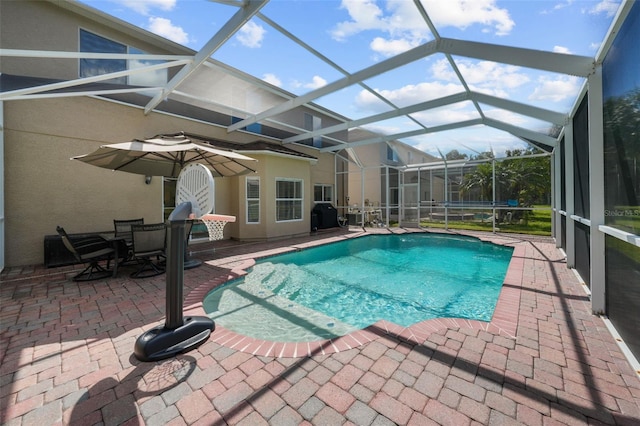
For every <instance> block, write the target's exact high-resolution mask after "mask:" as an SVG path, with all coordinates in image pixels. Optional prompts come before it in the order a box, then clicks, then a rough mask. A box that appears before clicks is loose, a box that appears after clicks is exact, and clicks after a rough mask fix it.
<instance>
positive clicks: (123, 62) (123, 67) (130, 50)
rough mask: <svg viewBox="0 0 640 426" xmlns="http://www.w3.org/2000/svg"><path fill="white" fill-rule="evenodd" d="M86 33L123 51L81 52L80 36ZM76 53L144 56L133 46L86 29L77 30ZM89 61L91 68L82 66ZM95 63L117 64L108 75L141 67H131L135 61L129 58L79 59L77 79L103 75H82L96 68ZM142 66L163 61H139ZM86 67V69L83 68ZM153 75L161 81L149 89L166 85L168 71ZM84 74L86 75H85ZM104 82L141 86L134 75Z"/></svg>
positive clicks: (158, 71)
mask: <svg viewBox="0 0 640 426" xmlns="http://www.w3.org/2000/svg"><path fill="white" fill-rule="evenodd" d="M83 33H86V34H88V35H89V36H91V37H96V38H98V39H102V40H105V41H106V42H109V43H111V44H112V45H113V46H116V45H117V46H120V47H123V48H124V51H120V52H115V51H114V52H98V51H93V50H82V47H83V46H82V41H83V37H82V34H83ZM78 52H86V53H119V54H127V55H138V54H145V53H146V52H145V51H143V50H142V49H139V48H137V47H135V46H130V45H128V44H126V43H122V42H120V41H117V40H114V39H112V38H110V37H106V36H104V35H102V34H98V33H96V32H95V31H91V30H88V29H86V28H79V29H78ZM88 61H89V63H90V64H93V65H94V66H93V67H90V66H89V65H85V66H83V64H84V63H87V62H88ZM95 61H101V62H100V63H105V64H106V63H107V62H111V63H118V64H119V65H120V66H118V67H114V68H113V69H112V70H109V71H108V73H112V72H120V71H129V70H135V69H138V68H141V67H137V66H135V65H134V66H132V63H134V61H135V59H133V58H130V59H93V60H87V59H79V60H78V77H80V78H83V77H93V76H98V75H103V74H96V73H91V74H87V75H83V69H84V70H85V71H87V70H94V69H95V68H96V67H95V65H96V62H95ZM140 62H141V64H142V66H143V67H144V66H148V65H153V64H156V63H160V62H163V61H154V60H146V59H145V60H141V61H140ZM85 67H86V68H85ZM154 73H155V75H157V76H160V79H162V80H163V81H162V82H160V80H158V81H157V82H152V84H149V87H157V86H162V85H164V84H166V83H167V82H168V81H169V74H168V69H166V68H165V69H162V70H156V71H154ZM160 73H162V74H163V75H160ZM85 74H86V73H85ZM132 77H133V78H134V81H133V82H132V81H131V79H132ZM104 82H106V83H114V84H124V85H138V86H139V85H141V84H139V82H138V80H137V79H136V76H135V75H128V76H124V77H118V78H115V79H112V80H105V81H104Z"/></svg>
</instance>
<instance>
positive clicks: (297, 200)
mask: <svg viewBox="0 0 640 426" xmlns="http://www.w3.org/2000/svg"><path fill="white" fill-rule="evenodd" d="M280 182H291V183H294V184H295V183H298V184H299V185H300V194H299V195H300V196H299V197H286V198H285V197H278V183H280ZM293 192H294V193H295V192H296V191H295V189H294V191H293ZM283 202H287V203H291V202H293V203H296V204H299V209H300V217H299V218H295V217H294V218H292V219H279V218H278V217H279V211H280V208H279V206H280V203H283ZM293 213H294V215H293V216H295V210H294V212H293ZM303 220H304V180H303V179H298V178H283V177H277V178H276V179H275V222H276V223H287V222H302V221H303Z"/></svg>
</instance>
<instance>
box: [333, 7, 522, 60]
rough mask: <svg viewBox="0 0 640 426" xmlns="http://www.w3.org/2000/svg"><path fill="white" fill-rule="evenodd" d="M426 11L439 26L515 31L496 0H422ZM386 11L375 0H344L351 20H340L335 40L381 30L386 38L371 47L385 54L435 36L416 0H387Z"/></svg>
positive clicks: (379, 37) (412, 45) (378, 37)
mask: <svg viewBox="0 0 640 426" xmlns="http://www.w3.org/2000/svg"><path fill="white" fill-rule="evenodd" d="M422 2H423V5H424V7H425V10H426V11H427V13H428V14H429V16H430V18H431V19H432V21H433V22H434V23H435V25H436V27H438V28H442V27H447V26H453V27H456V28H460V29H464V28H467V27H469V26H471V25H482V26H483V27H484V29H485V31H487V32H494V33H495V34H497V35H505V34H508V33H509V32H511V30H512V29H513V27H514V25H515V24H514V22H513V20H512V19H511V18H510V16H509V12H508V11H507V10H506V9H501V8H498V7H497V6H496V5H495V0H474V1H467V0H447V1H442V0H422ZM381 4H384V6H385V9H384V10H383V9H382V8H381V7H380V6H379V5H378V2H376V1H375V0H343V1H342V4H341V8H343V9H345V10H346V11H347V12H348V13H349V17H350V18H351V19H350V20H348V21H343V22H339V23H338V24H337V25H336V26H335V27H334V29H333V30H332V31H331V35H332V37H333V38H334V39H335V40H338V41H344V40H346V39H347V38H348V37H350V36H352V35H354V34H358V33H360V32H364V31H371V30H375V31H381V32H383V33H385V34H387V36H386V37H381V36H377V37H376V38H374V40H373V41H372V42H371V44H370V47H371V48H372V50H373V51H375V52H376V53H379V54H381V55H384V56H390V55H393V54H397V53H399V52H400V51H403V50H407V49H409V48H411V47H414V46H417V45H419V44H422V43H424V42H425V41H427V40H429V39H431V38H433V35H432V34H431V32H430V30H429V29H428V27H427V24H426V23H425V21H424V19H423V18H422V16H420V14H419V13H416V9H415V6H414V5H413V2H410V1H406V0H387V1H386V2H384V3H381Z"/></svg>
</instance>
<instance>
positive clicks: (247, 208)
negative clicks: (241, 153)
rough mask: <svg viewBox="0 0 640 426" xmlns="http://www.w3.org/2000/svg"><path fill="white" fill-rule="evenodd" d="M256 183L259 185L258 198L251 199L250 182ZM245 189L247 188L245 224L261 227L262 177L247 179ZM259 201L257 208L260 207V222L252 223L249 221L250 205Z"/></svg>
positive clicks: (248, 177)
mask: <svg viewBox="0 0 640 426" xmlns="http://www.w3.org/2000/svg"><path fill="white" fill-rule="evenodd" d="M251 181H254V182H257V184H258V196H257V197H251V198H250V197H249V182H251ZM244 187H245V223H246V224H247V225H259V224H260V211H261V206H260V177H259V176H247V177H246V178H245V183H244ZM256 200H257V206H258V220H257V221H250V220H249V203H250V202H254V203H255V201H256Z"/></svg>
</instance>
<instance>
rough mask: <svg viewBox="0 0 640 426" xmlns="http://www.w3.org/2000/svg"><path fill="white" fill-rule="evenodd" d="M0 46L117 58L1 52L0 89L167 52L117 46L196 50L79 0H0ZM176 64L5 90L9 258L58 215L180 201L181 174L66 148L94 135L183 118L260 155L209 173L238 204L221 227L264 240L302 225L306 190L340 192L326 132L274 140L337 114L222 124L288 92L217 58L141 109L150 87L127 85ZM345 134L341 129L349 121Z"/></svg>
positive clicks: (22, 253)
mask: <svg viewBox="0 0 640 426" xmlns="http://www.w3.org/2000/svg"><path fill="white" fill-rule="evenodd" d="M0 47H1V48H3V49H20V50H36V51H45V50H46V51H57V52H58V51H59V52H77V51H78V50H80V51H91V49H98V50H100V51H102V52H104V51H105V49H106V51H110V52H114V53H115V54H116V56H114V58H115V59H97V60H94V59H79V58H77V57H76V58H73V57H72V58H58V57H53V58H48V59H42V58H25V57H15V56H6V57H3V58H2V62H1V63H0V72H1V74H2V75H0V84H1V86H0V87H1V90H2V92H7V91H11V90H16V89H20V88H22V87H30V86H32V85H33V84H34V82H35V83H37V84H51V83H54V82H66V81H70V80H74V79H77V78H78V77H91V76H95V75H100V74H103V73H105V72H116V71H119V70H132V69H135V68H136V67H139V66H143V65H153V64H155V63H158V64H161V63H162V62H163V61H159V60H153V61H152V60H146V59H142V60H140V61H131V60H129V61H127V60H121V59H118V57H117V54H118V53H129V54H131V53H139V54H141V55H143V54H154V55H166V57H167V60H175V58H176V55H185V56H186V55H189V56H191V55H193V54H194V52H193V51H191V50H189V49H187V48H185V47H183V46H180V45H177V44H175V43H172V42H170V41H168V40H165V39H163V38H161V37H158V36H156V35H154V34H151V33H149V32H147V31H145V30H142V29H140V28H137V27H134V26H131V25H129V24H126V23H124V22H122V21H119V20H117V19H116V18H113V17H111V16H108V15H105V14H103V13H101V12H97V11H96V10H94V9H92V8H90V7H87V6H85V5H82V4H79V3H75V2H53V1H51V2H49V1H33V2H31V1H21V2H1V3H0ZM142 57H143V58H144V56H142ZM177 68H179V67H170V68H159V69H158V70H157V72H151V73H150V72H145V73H141V74H131V75H126V76H123V77H120V78H118V79H116V80H111V81H108V82H104V81H92V82H91V83H88V84H83V85H81V86H71V87H60V86H55V87H58V88H57V89H55V90H51V91H50V92H48V93H47V94H46V95H47V96H40V97H38V98H35V99H27V98H24V99H23V98H19V99H17V98H14V99H12V100H8V101H4V102H2V104H1V105H2V108H3V114H0V116H1V117H2V118H3V122H2V123H0V124H2V128H3V130H4V151H5V152H4V165H3V164H2V163H0V170H2V166H4V175H5V182H4V188H3V192H4V203H5V204H4V206H5V221H4V242H5V253H6V255H5V256H6V257H5V265H6V266H19V265H28V264H38V263H43V259H44V250H43V241H44V239H45V236H46V235H50V234H55V232H56V231H55V230H56V226H57V225H61V226H63V227H65V228H66V230H67V232H69V233H85V232H95V231H109V230H112V229H113V220H114V219H128V218H139V217H143V218H144V220H145V222H147V223H153V222H161V221H163V220H165V218H166V217H167V215H168V213H170V211H171V209H172V208H173V207H174V194H175V180H171V179H163V178H161V177H154V178H152V179H151V181H150V182H149V183H147V182H146V181H145V177H144V176H140V175H134V174H129V173H123V172H112V171H109V170H104V169H100V168H97V167H93V166H89V165H87V164H84V163H82V162H79V161H70V157H73V156H76V155H80V154H85V153H89V152H91V151H93V150H95V149H96V148H97V147H99V146H100V145H102V144H107V143H116V142H124V141H129V140H132V139H136V138H137V139H142V138H148V137H152V136H155V135H158V134H166V133H176V132H180V131H184V132H186V133H189V134H193V135H201V136H203V137H204V138H206V139H211V140H215V141H217V142H216V143H218V142H220V141H223V142H220V143H221V144H223V143H226V144H227V145H225V146H226V147H227V148H233V149H236V150H238V151H241V152H242V153H243V154H246V155H248V156H250V157H253V158H255V159H257V160H258V162H257V164H256V167H255V168H256V173H255V174H251V175H247V176H241V177H233V178H216V179H215V181H216V182H215V184H216V192H215V194H216V195H215V198H216V199H215V212H216V213H220V214H228V215H234V216H236V217H237V221H236V222H235V223H233V224H230V225H228V226H227V229H226V230H225V236H226V237H232V238H237V239H243V240H261V239H274V238H283V237H289V236H295V235H302V234H305V233H308V232H309V231H310V229H311V209H312V208H313V206H314V201H315V200H317V201H327V202H332V203H335V202H336V201H337V200H338V197H343V195H342V191H344V190H345V189H344V188H345V187H346V184H345V183H342V182H340V183H338V185H336V174H335V168H336V164H340V162H341V161H342V160H337V161H336V154H334V153H332V152H320V151H319V149H318V148H320V147H322V144H324V143H326V142H325V141H323V140H322V138H315V139H313V140H309V141H305V142H302V143H296V144H289V145H286V146H282V144H281V143H280V140H281V139H282V138H283V137H287V136H290V135H293V134H295V132H296V130H297V131H298V133H299V132H300V131H302V130H305V129H307V130H312V129H313V128H314V126H315V127H317V126H318V125H319V124H320V123H322V125H333V124H336V123H339V122H340V121H341V120H344V119H343V118H341V117H339V116H336V114H334V113H332V112H330V111H327V110H323V109H322V108H321V107H315V106H313V108H309V107H299V108H296V109H293V110H291V111H288V112H286V113H284V114H282V116H280V117H277V119H276V120H274V121H272V122H270V123H269V124H268V125H259V124H257V125H252V126H250V127H249V128H247V129H245V130H241V131H236V132H232V133H228V132H227V131H226V127H227V126H229V125H231V124H232V123H234V122H237V121H238V120H240V119H242V118H245V117H246V116H248V115H250V114H252V113H256V112H258V111H259V110H261V109H264V108H266V107H269V106H271V105H275V104H278V103H282V102H284V101H286V100H287V99H290V98H291V95H290V94H288V93H286V92H284V91H281V90H279V89H277V88H275V87H273V86H269V85H268V84H266V83H264V82H262V81H259V80H257V79H255V78H253V77H251V76H249V75H244V74H242V73H240V72H239V71H237V70H233V72H230V70H229V69H228V67H226V66H225V65H223V64H220V63H217V62H215V61H213V60H209V61H208V62H207V64H206V66H202V67H200V68H198V69H197V70H196V72H195V73H194V74H195V75H194V76H192V78H191V79H190V80H188V83H185V84H184V85H183V86H180V90H179V91H178V92H177V93H174V94H172V96H171V97H170V98H169V99H167V100H165V101H164V102H163V103H162V104H161V105H159V106H158V107H157V108H156V109H154V110H152V111H150V112H148V113H146V114H145V111H144V105H145V104H146V103H147V102H148V101H149V99H150V97H149V96H145V95H143V94H140V93H133V92H132V88H135V87H136V86H150V87H154V86H162V85H164V84H165V83H166V82H167V81H168V79H170V78H171V77H172V76H173V75H174V74H175V73H176V71H177ZM238 76H241V77H242V78H239V77H238ZM55 87H54V88H55ZM98 90H99V91H100V92H96V91H98ZM203 92H207V93H208V94H209V95H211V94H215V96H217V100H218V102H216V103H213V104H212V103H211V102H206V101H204V100H203V99H205V96H204V95H205V93H203ZM96 93H99V94H98V95H96ZM196 95H198V96H196ZM283 123H286V124H283ZM343 136H344V139H345V140H346V132H344V135H343ZM341 167H343V166H341ZM276 188H280V192H277V191H276ZM0 235H1V233H0Z"/></svg>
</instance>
